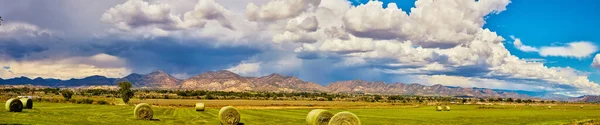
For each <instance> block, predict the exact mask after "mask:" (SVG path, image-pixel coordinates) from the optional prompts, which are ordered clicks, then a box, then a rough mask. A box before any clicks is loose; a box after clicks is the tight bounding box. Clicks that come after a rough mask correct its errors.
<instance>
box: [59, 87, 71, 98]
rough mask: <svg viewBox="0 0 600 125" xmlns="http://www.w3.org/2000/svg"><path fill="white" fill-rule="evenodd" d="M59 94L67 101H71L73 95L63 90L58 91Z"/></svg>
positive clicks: (69, 91)
mask: <svg viewBox="0 0 600 125" xmlns="http://www.w3.org/2000/svg"><path fill="white" fill-rule="evenodd" d="M60 94H61V95H62V96H63V97H65V99H66V100H69V99H71V97H73V94H75V93H74V92H73V91H71V90H69V89H63V90H61V91H60Z"/></svg>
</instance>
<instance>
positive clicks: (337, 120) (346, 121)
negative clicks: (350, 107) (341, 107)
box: [328, 112, 360, 125]
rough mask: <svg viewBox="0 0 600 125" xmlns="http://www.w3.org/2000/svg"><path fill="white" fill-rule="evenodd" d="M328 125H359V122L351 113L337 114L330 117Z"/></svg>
mask: <svg viewBox="0 0 600 125" xmlns="http://www.w3.org/2000/svg"><path fill="white" fill-rule="evenodd" d="M328 125H360V120H359V119H358V117H357V116H356V115H354V114H353V113H351V112H339V113H337V114H335V115H334V116H333V117H331V119H330V120H329V124H328Z"/></svg>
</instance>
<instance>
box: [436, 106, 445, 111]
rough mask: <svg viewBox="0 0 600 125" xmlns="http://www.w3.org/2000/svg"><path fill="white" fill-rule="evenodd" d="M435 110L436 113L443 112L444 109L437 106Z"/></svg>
mask: <svg viewBox="0 0 600 125" xmlns="http://www.w3.org/2000/svg"><path fill="white" fill-rule="evenodd" d="M435 110H436V111H442V110H443V108H442V106H437V107H436V108H435Z"/></svg>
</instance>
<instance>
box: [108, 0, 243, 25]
mask: <svg viewBox="0 0 600 125" xmlns="http://www.w3.org/2000/svg"><path fill="white" fill-rule="evenodd" d="M226 12H227V10H226V9H225V8H224V7H223V6H221V5H219V4H217V3H215V1H214V0H199V1H198V3H197V4H196V6H195V7H194V10H191V11H187V12H185V14H183V19H181V18H180V15H179V14H176V13H174V12H172V7H171V6H170V5H169V4H167V3H148V2H146V1H142V0H129V1H127V2H125V3H123V4H120V5H116V6H114V7H112V8H110V9H108V10H106V12H105V13H104V14H102V17H101V20H102V22H105V23H111V24H114V25H115V26H116V27H117V28H118V29H120V30H134V29H137V28H148V27H150V28H153V27H154V28H159V29H160V30H166V31H174V30H184V29H189V28H203V27H204V25H206V23H207V21H209V20H215V21H217V22H219V24H220V25H222V26H223V27H226V28H229V29H232V28H233V26H232V24H231V22H230V21H229V20H228V19H227V18H226V17H225V14H224V13H226Z"/></svg>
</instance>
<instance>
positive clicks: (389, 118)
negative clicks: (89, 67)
mask: <svg viewBox="0 0 600 125" xmlns="http://www.w3.org/2000/svg"><path fill="white" fill-rule="evenodd" d="M133 108H134V107H133V106H130V105H124V106H114V105H92V104H65V103H44V102H40V103H36V104H35V105H34V107H33V109H31V110H24V111H23V112H20V113H11V112H8V111H0V124H10V123H19V124H207V125H216V124H219V121H218V117H217V114H218V112H219V109H218V108H207V109H206V111H204V112H196V111H195V109H194V107H153V108H152V109H153V110H154V118H155V119H157V120H152V121H148V120H137V119H135V118H134V117H133ZM329 110H330V111H331V112H332V113H338V112H341V111H350V112H352V113H354V114H356V115H357V116H358V117H359V118H360V120H361V123H362V124H363V125H395V124H397V125H402V124H567V123H572V122H575V121H584V122H585V121H590V120H595V121H597V120H598V119H600V106H586V107H585V108H584V109H581V108H580V107H579V106H575V105H573V106H553V107H552V109H547V108H546V107H545V106H517V107H513V106H485V107H483V108H482V107H481V106H480V105H453V106H452V111H440V112H438V111H435V107H434V106H421V107H404V108H368V109H344V108H336V109H329ZM239 111H240V113H241V122H242V123H245V124H246V125H260V124H286V125H304V124H306V123H305V118H306V115H307V114H308V112H310V111H311V109H240V110H239Z"/></svg>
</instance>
